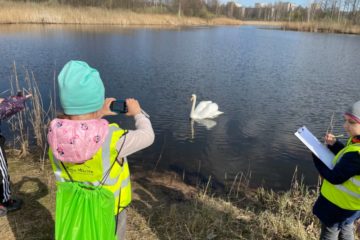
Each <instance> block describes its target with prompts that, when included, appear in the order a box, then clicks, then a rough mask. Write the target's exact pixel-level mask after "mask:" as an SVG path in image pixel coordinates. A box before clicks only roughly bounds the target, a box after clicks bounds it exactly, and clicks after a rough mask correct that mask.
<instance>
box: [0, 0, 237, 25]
mask: <svg viewBox="0 0 360 240" xmlns="http://www.w3.org/2000/svg"><path fill="white" fill-rule="evenodd" d="M7 23H8V24H9V23H17V24H28V23H30V24H34V23H35V24H111V25H122V26H134V25H135V26H136V25H141V26H152V25H155V26H158V25H170V26H198V25H204V26H205V25H228V24H230V25H234V24H237V25H239V24H240V23H241V22H240V21H238V20H234V19H227V18H217V19H212V20H206V19H202V18H195V17H177V16H176V15H169V14H142V13H135V12H132V11H126V10H120V9H117V10H107V9H103V8H96V7H81V8H76V7H71V6H65V5H57V4H39V3H14V2H7V1H4V0H0V24H7Z"/></svg>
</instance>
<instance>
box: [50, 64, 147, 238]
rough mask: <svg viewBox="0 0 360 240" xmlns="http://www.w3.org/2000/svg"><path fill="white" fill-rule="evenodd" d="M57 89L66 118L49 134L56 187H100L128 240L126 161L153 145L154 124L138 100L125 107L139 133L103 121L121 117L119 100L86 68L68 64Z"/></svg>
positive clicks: (119, 233)
mask: <svg viewBox="0 0 360 240" xmlns="http://www.w3.org/2000/svg"><path fill="white" fill-rule="evenodd" d="M58 87H59V97H60V102H61V106H62V108H63V111H64V116H62V117H61V118H55V119H53V120H52V121H51V123H50V126H49V131H48V142H49V145H50V150H49V157H50V160H51V162H52V167H53V170H54V173H55V178H56V181H57V183H61V182H66V181H74V182H80V183H84V184H90V185H94V186H98V185H99V184H100V182H101V184H103V185H102V186H103V187H104V188H106V189H107V190H109V191H110V192H112V194H113V195H114V199H115V203H114V206H115V209H114V216H115V218H116V219H117V220H118V221H117V226H116V236H117V239H125V227H126V207H127V206H128V205H129V203H130V202H131V185H130V173H129V168H128V163H127V160H126V156H128V155H130V154H132V153H134V152H136V151H139V150H141V149H143V148H145V147H148V146H149V145H151V144H152V143H153V141H154V131H153V129H152V126H151V123H150V120H149V119H148V117H146V116H145V115H144V114H142V112H141V108H140V105H139V103H138V101H137V100H136V99H133V98H129V99H126V100H125V102H126V105H127V108H128V112H127V113H126V115H127V116H130V117H134V119H135V127H136V129H135V130H129V131H126V130H123V129H121V128H120V127H119V126H118V125H117V124H109V123H108V122H107V120H105V119H103V118H102V117H104V116H107V115H116V113H114V112H112V111H111V110H110V105H111V103H112V102H113V101H115V100H116V99H115V98H106V99H105V89H104V85H103V82H102V80H101V78H100V74H99V72H98V71H97V70H96V69H94V68H91V67H90V66H89V65H88V64H87V63H85V62H82V61H70V62H68V63H66V65H65V66H64V67H63V69H62V70H61V72H60V74H59V76H58ZM109 169H110V171H108V170H109ZM95 219H96V218H95ZM56 231H57V230H56ZM57 233H59V231H58V232H57ZM57 237H58V236H57ZM114 237H115V233H114ZM58 238H60V237H58Z"/></svg>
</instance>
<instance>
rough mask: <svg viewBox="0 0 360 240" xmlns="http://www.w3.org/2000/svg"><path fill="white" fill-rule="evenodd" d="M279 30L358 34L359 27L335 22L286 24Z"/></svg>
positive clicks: (359, 32)
mask: <svg viewBox="0 0 360 240" xmlns="http://www.w3.org/2000/svg"><path fill="white" fill-rule="evenodd" d="M281 28H282V29H284V30H293V31H303V32H323V33H346V34H360V26H358V25H352V24H346V23H337V22H309V23H308V22H287V23H283V24H282V25H281Z"/></svg>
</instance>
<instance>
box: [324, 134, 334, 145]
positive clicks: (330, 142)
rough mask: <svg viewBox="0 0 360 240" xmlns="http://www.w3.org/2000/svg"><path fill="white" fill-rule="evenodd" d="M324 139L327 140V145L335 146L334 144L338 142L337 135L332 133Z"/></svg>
mask: <svg viewBox="0 0 360 240" xmlns="http://www.w3.org/2000/svg"><path fill="white" fill-rule="evenodd" d="M324 139H325V143H326V144H327V145H330V146H332V145H334V143H335V142H336V137H335V135H333V134H331V133H328V134H326V135H325V137H324Z"/></svg>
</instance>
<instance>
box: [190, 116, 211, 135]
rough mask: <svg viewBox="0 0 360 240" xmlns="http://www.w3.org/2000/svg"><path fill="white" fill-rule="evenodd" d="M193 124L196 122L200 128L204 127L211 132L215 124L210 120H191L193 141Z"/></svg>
mask: <svg viewBox="0 0 360 240" xmlns="http://www.w3.org/2000/svg"><path fill="white" fill-rule="evenodd" d="M194 122H196V123H197V124H199V125H200V126H203V127H206V129H207V130H211V129H212V128H213V127H215V126H216V122H215V121H214V120H211V119H191V120H190V125H191V139H194V137H195V130H194Z"/></svg>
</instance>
